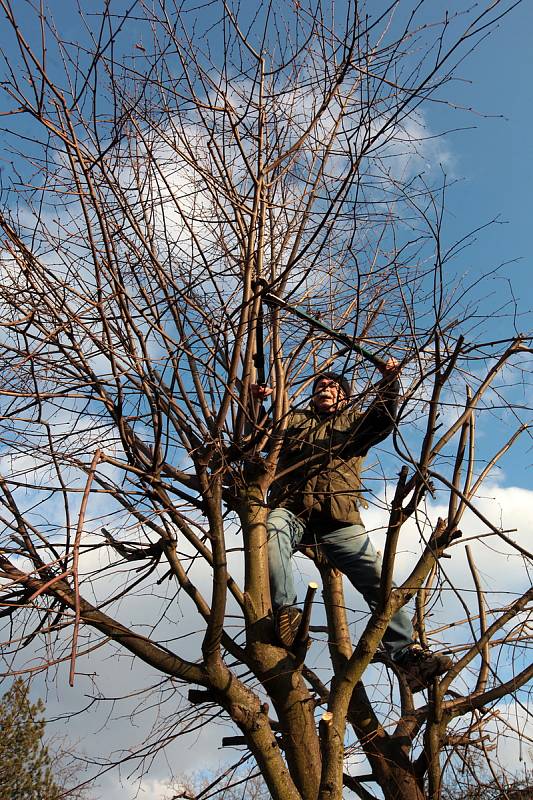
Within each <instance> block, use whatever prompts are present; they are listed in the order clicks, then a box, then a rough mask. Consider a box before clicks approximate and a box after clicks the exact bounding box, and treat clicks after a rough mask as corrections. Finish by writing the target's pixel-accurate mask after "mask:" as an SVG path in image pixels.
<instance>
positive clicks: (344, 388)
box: [313, 372, 350, 397]
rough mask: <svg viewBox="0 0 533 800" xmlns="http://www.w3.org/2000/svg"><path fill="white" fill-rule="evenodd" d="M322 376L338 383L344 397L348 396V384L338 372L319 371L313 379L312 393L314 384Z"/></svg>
mask: <svg viewBox="0 0 533 800" xmlns="http://www.w3.org/2000/svg"><path fill="white" fill-rule="evenodd" d="M322 378H327V379H328V380H330V381H335V383H338V384H339V386H340V387H341V389H342V391H343V392H344V394H345V395H346V397H349V396H350V384H349V383H348V381H347V380H346V378H345V377H344V375H341V374H340V373H339V372H321V373H320V374H319V375H317V376H316V378H315V379H314V381H313V394H315V392H316V385H317V383H318V381H321V380H322Z"/></svg>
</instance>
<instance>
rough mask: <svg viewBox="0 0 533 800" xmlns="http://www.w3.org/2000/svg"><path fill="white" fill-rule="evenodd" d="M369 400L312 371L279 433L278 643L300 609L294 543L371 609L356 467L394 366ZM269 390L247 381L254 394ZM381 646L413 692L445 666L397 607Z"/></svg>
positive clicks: (374, 561) (375, 582) (371, 552)
mask: <svg viewBox="0 0 533 800" xmlns="http://www.w3.org/2000/svg"><path fill="white" fill-rule="evenodd" d="M380 371H381V373H382V375H383V378H382V380H381V381H380V382H379V383H378V384H377V385H376V386H375V390H376V397H375V399H374V401H373V402H372V404H371V405H370V406H369V407H368V409H367V410H366V411H365V412H364V413H361V412H360V411H358V410H357V409H356V408H354V406H353V405H352V404H351V403H350V401H349V396H350V386H349V384H348V382H347V380H346V379H345V378H344V376H343V375H340V374H338V373H335V372H324V373H321V374H319V375H318V376H317V377H316V378H315V380H314V383H313V396H312V400H311V403H310V405H309V407H308V408H307V409H303V410H301V411H293V412H291V415H290V418H289V420H288V424H287V428H286V430H285V433H284V437H283V444H282V448H281V454H280V459H279V462H278V469H277V476H276V480H275V482H274V484H273V486H272V488H271V491H270V496H269V506H270V508H271V511H270V514H269V516H268V523H267V531H268V558H269V570H270V586H271V594H272V604H273V608H274V624H275V629H276V633H277V636H278V639H279V640H280V642H281V644H283V645H284V646H285V647H287V648H291V647H292V645H293V644H294V641H295V638H296V635H297V632H298V628H299V625H300V620H301V616H302V612H301V611H300V609H299V608H298V606H297V605H296V593H295V589H294V581H293V574H292V566H291V557H292V554H293V553H294V551H295V550H296V549H297V548H298V546H299V545H301V544H305V545H308V546H311V547H313V546H315V547H316V546H318V545H320V547H321V550H322V552H323V553H324V554H325V556H326V557H327V559H328V561H329V562H330V563H331V564H332V566H334V567H335V568H336V569H338V570H339V571H340V572H342V573H343V574H344V575H346V577H347V578H348V580H349V581H350V582H351V583H352V585H353V586H354V587H355V588H356V589H357V590H358V591H359V592H361V594H362V595H363V597H364V599H365V601H366V602H367V604H368V606H369V607H370V609H371V610H374V608H376V606H377V604H378V601H379V596H380V582H381V567H382V564H381V558H380V556H379V555H378V553H377V552H376V550H375V549H374V546H373V544H372V542H371V540H370V538H369V536H368V535H367V533H366V531H365V528H364V526H363V522H362V519H361V515H360V512H359V507H360V505H361V504H362V502H361V500H362V498H361V491H362V488H361V470H362V465H363V460H364V458H365V456H366V454H367V453H368V451H369V449H370V448H371V447H372V446H373V445H375V444H377V443H379V442H381V441H383V440H384V439H385V438H386V437H387V436H388V435H389V433H390V432H391V431H392V429H393V426H394V421H395V417H396V406H397V400H398V391H399V380H398V375H399V363H398V362H397V361H396V360H395V359H393V358H391V359H389V360H388V361H387V362H386V363H385V364H384V365H383V366H382V367H381V368H380ZM271 393H272V390H271V389H270V388H269V387H263V386H259V385H257V384H254V385H253V386H252V394H253V395H254V397H256V398H258V399H263V398H265V397H267V396H268V395H270V394H271ZM382 641H383V646H384V647H385V649H386V651H387V653H388V654H389V656H390V657H391V658H392V660H393V661H394V662H395V663H396V664H397V665H398V666H399V667H400V668H401V669H402V670H403V671H404V673H405V676H406V679H407V682H408V684H409V686H410V687H411V689H412V690H413V691H419V690H421V689H423V688H424V687H425V686H427V685H428V683H429V682H430V681H431V680H432V679H433V678H435V677H436V676H438V675H441V674H442V673H444V672H446V671H447V670H448V669H449V668H450V666H451V663H452V662H451V659H449V658H448V657H447V656H444V655H440V654H436V653H432V652H431V651H429V650H427V649H424V648H422V647H421V646H420V645H418V644H417V643H415V642H414V641H413V627H412V624H411V620H410V618H409V615H408V613H407V612H406V611H405V609H404V608H401V609H399V611H397V612H396V613H395V614H394V616H393V617H392V619H391V620H390V623H389V626H388V628H387V629H386V631H385V633H384V635H383V640H382Z"/></svg>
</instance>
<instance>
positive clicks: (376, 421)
mask: <svg viewBox="0 0 533 800" xmlns="http://www.w3.org/2000/svg"><path fill="white" fill-rule="evenodd" d="M375 388H376V397H375V399H374V400H373V402H372V403H371V405H370V406H369V407H368V408H367V410H366V411H365V413H364V414H363V415H362V416H360V417H359V418H358V419H357V421H356V422H355V424H354V427H353V429H352V432H351V435H350V441H349V443H348V445H347V448H346V450H344V453H345V454H346V453H347V452H348V453H349V455H350V456H355V455H357V456H366V454H367V453H368V451H369V450H370V448H371V447H373V446H374V445H376V444H379V442H382V441H383V440H384V439H386V438H387V436H388V435H389V434H390V433H391V431H392V430H393V428H394V424H395V422H396V413H397V409H398V394H399V391H400V382H399V380H398V379H397V378H396V379H394V380H390V378H389V379H384V380H382V381H380V382H379V383H378V384H376V387H375Z"/></svg>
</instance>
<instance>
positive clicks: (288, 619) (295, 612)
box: [274, 606, 302, 650]
mask: <svg viewBox="0 0 533 800" xmlns="http://www.w3.org/2000/svg"><path fill="white" fill-rule="evenodd" d="M301 619H302V612H301V611H300V609H299V608H298V606H280V608H278V609H277V610H276V611H275V613H274V630H275V631H276V636H277V637H278V639H279V641H280V642H281V644H282V645H283V647H286V648H287V650H290V649H291V647H292V646H293V644H294V640H295V639H296V634H297V633H298V629H299V627H300V622H301Z"/></svg>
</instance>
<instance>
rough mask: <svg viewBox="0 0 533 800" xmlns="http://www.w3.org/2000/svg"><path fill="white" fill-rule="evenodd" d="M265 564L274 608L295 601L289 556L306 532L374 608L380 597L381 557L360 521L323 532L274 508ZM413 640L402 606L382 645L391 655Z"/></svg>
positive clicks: (281, 509) (270, 516)
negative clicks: (268, 574)
mask: <svg viewBox="0 0 533 800" xmlns="http://www.w3.org/2000/svg"><path fill="white" fill-rule="evenodd" d="M267 533H268V564H269V571H270V591H271V594H272V605H273V606H274V608H275V609H276V608H279V607H280V606H286V605H294V603H296V592H295V589H294V580H293V575H292V566H291V558H292V554H293V552H294V551H295V550H296V548H297V547H298V545H299V544H300V542H301V540H302V538H303V536H304V534H305V533H310V534H312V535H313V536H314V537H315V538H316V539H317V541H318V542H319V543H320V546H321V547H322V549H323V551H324V553H325V555H326V557H327V559H328V561H329V563H330V564H331V565H332V566H334V567H335V568H336V569H338V570H339V571H340V572H342V573H343V574H344V575H346V577H347V578H348V580H349V581H350V583H351V584H352V585H353V586H354V587H355V588H356V589H357V591H358V592H360V593H361V594H362V595H363V597H364V599H365V601H366V602H367V604H368V606H369V607H370V610H371V611H373V610H374V608H375V607H376V606H377V604H378V601H379V592H380V581H381V558H380V556H379V555H378V554H377V553H376V551H375V549H374V546H373V544H372V542H371V541H370V538H369V537H368V535H367V533H366V531H365V529H364V527H363V525H349V526H348V527H346V528H339V529H337V530H335V531H330V532H325V533H324V532H322V531H319V530H315V529H314V528H313V527H312V526H309V525H306V524H305V523H304V522H302V520H300V519H299V518H298V517H296V516H295V515H294V514H293V513H292V511H289V510H288V509H286V508H275V509H274V510H273V511H271V512H270V514H269V515H268V521H267ZM412 643H413V626H412V624H411V620H410V618H409V615H408V613H407V612H406V611H405V609H404V608H400V609H399V611H397V612H396V614H395V615H394V616H393V617H392V619H391V621H390V623H389V627H388V628H387V630H386V631H385V633H384V634H383V645H384V647H385V649H386V650H387V652H388V653H389V655H390V656H391V657H392V658H395V657H397V656H398V655H400V654H401V652H402V651H403V650H404V649H405V648H406V647H409V645H411V644H412Z"/></svg>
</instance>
